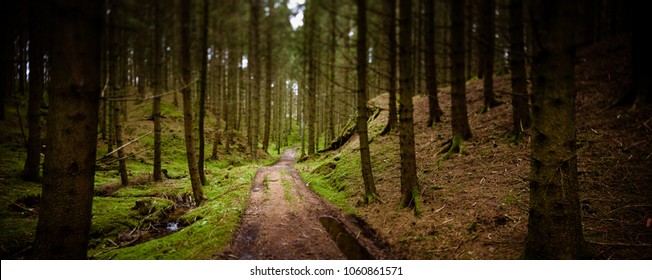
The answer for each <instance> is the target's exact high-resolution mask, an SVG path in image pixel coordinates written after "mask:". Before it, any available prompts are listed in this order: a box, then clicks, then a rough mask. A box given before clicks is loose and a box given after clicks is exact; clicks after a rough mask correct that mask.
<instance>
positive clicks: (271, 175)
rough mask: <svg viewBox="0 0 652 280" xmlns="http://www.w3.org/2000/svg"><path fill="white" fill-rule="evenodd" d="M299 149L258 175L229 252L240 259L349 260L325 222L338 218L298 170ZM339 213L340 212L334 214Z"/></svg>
mask: <svg viewBox="0 0 652 280" xmlns="http://www.w3.org/2000/svg"><path fill="white" fill-rule="evenodd" d="M296 153H297V148H291V149H287V150H285V152H284V153H283V155H282V156H281V159H280V160H279V161H278V162H276V163H275V164H274V165H272V166H267V167H262V168H260V169H259V170H258V172H257V173H256V177H255V179H254V181H253V184H252V187H251V190H250V192H251V195H250V198H249V207H248V208H247V210H246V211H245V213H244V214H243V217H242V222H241V225H240V228H239V230H238V232H237V234H236V236H235V239H234V241H233V242H232V244H231V248H230V250H228V251H227V252H228V253H227V255H226V257H227V258H236V259H276V260H279V259H345V258H346V257H345V255H344V254H343V253H342V252H341V251H340V250H339V249H338V247H337V245H336V243H335V242H334V241H333V240H332V239H331V238H330V236H329V234H328V233H327V231H326V230H325V229H324V227H323V226H322V225H321V223H320V222H319V217H322V216H325V215H328V216H337V215H333V214H335V212H336V211H335V210H334V209H333V207H331V206H330V205H327V204H326V203H324V202H323V201H322V200H321V199H320V198H319V197H318V196H317V195H315V194H314V193H312V192H311V191H310V190H308V188H307V187H306V184H305V183H304V182H303V180H302V179H301V177H300V176H299V174H298V173H297V172H296V170H295V169H294V168H293V165H294V164H295V163H296V160H295V158H296ZM334 211H335V212H334Z"/></svg>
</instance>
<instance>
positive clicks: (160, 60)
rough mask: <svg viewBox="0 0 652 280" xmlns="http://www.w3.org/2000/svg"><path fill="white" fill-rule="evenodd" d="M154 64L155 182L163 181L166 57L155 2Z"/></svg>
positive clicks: (160, 23)
mask: <svg viewBox="0 0 652 280" xmlns="http://www.w3.org/2000/svg"><path fill="white" fill-rule="evenodd" d="M154 13H155V17H154V51H153V54H154V63H155V64H156V66H155V67H153V68H154V69H153V70H154V77H153V80H152V86H153V88H154V101H153V105H152V118H153V119H154V175H153V179H154V181H161V180H162V179H163V178H161V170H162V168H161V131H162V127H161V94H162V93H163V90H162V86H163V85H162V83H161V82H162V81H161V79H162V78H163V75H162V71H163V65H164V64H165V61H164V55H163V53H162V50H163V49H162V44H161V41H162V40H163V38H162V37H163V36H162V34H163V28H162V26H161V25H162V23H163V18H162V17H163V10H162V9H161V4H160V3H159V1H154Z"/></svg>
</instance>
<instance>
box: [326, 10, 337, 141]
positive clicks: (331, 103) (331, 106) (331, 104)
mask: <svg viewBox="0 0 652 280" xmlns="http://www.w3.org/2000/svg"><path fill="white" fill-rule="evenodd" d="M331 4H332V5H331V9H333V10H332V11H331V13H330V24H331V26H330V31H331V32H330V69H329V71H330V81H331V82H330V83H329V89H328V97H327V98H328V137H326V138H327V139H328V142H330V141H333V140H334V139H335V96H336V94H335V82H334V81H335V77H336V73H335V72H336V70H335V63H336V61H337V59H336V54H337V37H336V34H335V31H336V30H337V0H332V3H331Z"/></svg>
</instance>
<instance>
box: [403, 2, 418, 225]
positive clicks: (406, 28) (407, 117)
mask: <svg viewBox="0 0 652 280" xmlns="http://www.w3.org/2000/svg"><path fill="white" fill-rule="evenodd" d="M399 10H400V20H399V29H400V30H401V33H400V34H399V37H400V38H399V40H400V44H399V54H400V60H399V67H400V71H401V76H400V86H399V91H400V92H399V93H400V99H401V100H400V105H399V110H398V113H399V118H400V131H399V145H400V150H401V197H402V199H401V205H400V207H401V208H404V207H409V208H413V209H414V212H415V214H418V213H419V209H418V199H419V198H418V195H419V182H418V180H417V164H416V155H415V145H414V123H413V112H414V108H413V106H412V95H413V94H414V76H413V73H412V71H413V70H414V67H413V66H412V63H413V62H414V60H413V57H412V55H413V53H412V52H413V46H412V1H411V0H400V7H399Z"/></svg>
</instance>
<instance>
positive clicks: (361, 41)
mask: <svg viewBox="0 0 652 280" xmlns="http://www.w3.org/2000/svg"><path fill="white" fill-rule="evenodd" d="M357 6H358V45H357V60H358V135H359V137H360V167H361V168H362V170H361V171H362V179H363V182H364V190H365V196H364V202H365V203H372V202H374V201H375V200H376V186H375V185H374V175H373V172H372V170H371V157H370V154H369V135H367V119H368V117H367V0H357Z"/></svg>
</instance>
